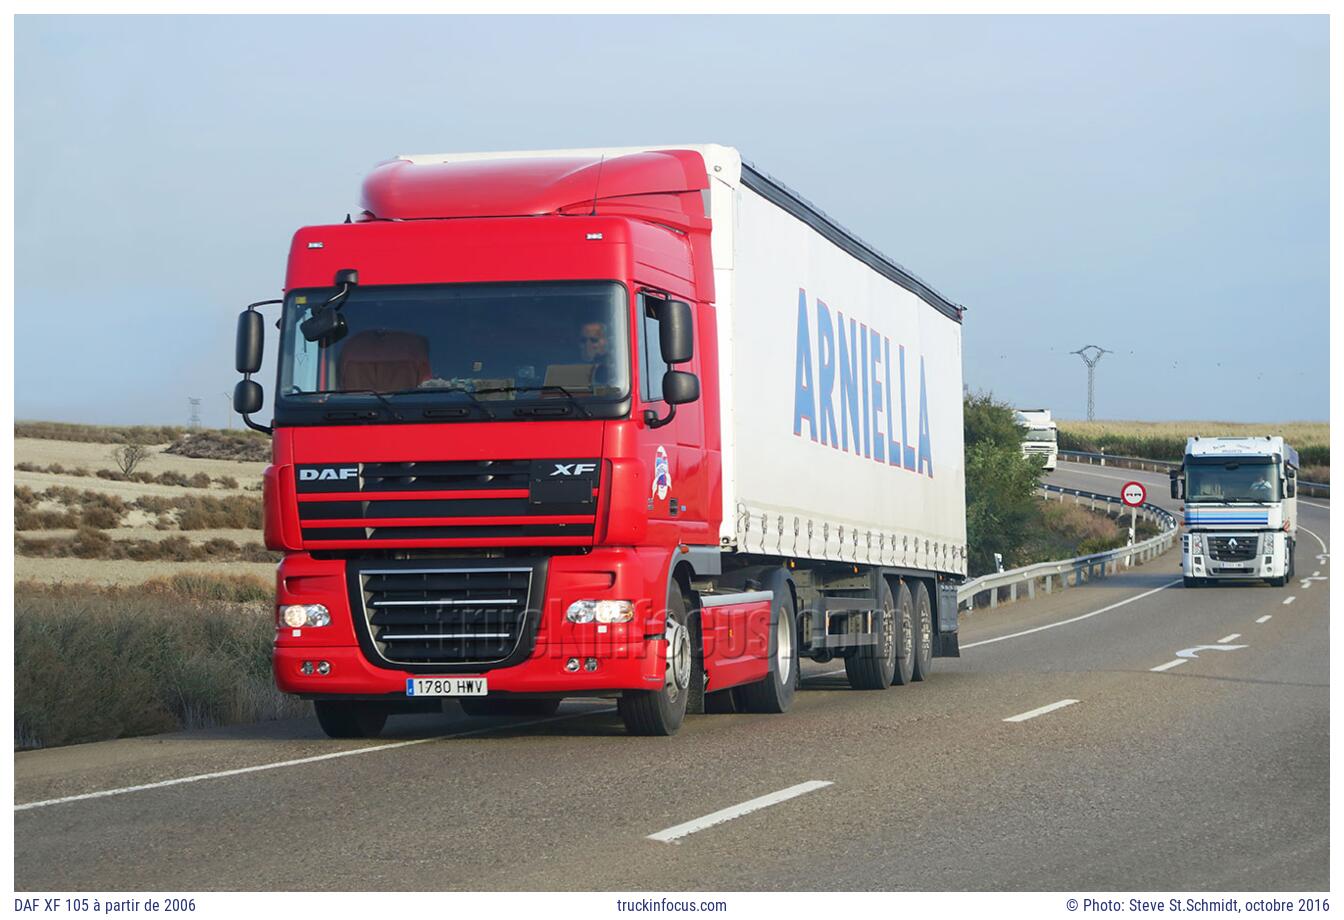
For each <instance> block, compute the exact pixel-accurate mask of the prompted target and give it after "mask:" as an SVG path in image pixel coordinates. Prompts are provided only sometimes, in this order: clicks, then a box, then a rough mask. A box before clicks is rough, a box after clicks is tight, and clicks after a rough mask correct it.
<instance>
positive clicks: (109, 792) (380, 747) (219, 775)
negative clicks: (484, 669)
mask: <svg viewBox="0 0 1344 920" xmlns="http://www.w3.org/2000/svg"><path fill="white" fill-rule="evenodd" d="M615 711H616V710H615V709H614V708H608V709H589V710H587V711H585V712H572V713H567V714H565V715H563V716H552V717H551V718H547V719H533V720H530V721H527V722H506V723H503V724H501V725H491V726H488V727H486V728H477V729H472V730H471V731H465V732H453V733H452V734H449V735H435V736H434V737H433V738H414V739H412V740H410V741H394V742H392V743H391V744H377V745H374V746H373V747H362V748H354V749H352V750H346V751H333V752H331V753H330V754H317V755H315V756H313V757H299V758H297V759H295V760H278V761H276V762H274V763H263V764H257V765H256V766H252V767H239V768H238V769H236V770H220V771H218V772H215V773H197V774H195V775H194V776H179V777H177V778H176V779H165V780H161V781H159V782H157V783H143V784H141V785H139V786H122V787H121V788H119V789H102V790H99V791H98V792H85V793H82V794H80V795H67V796H63V797H62V798H59V799H45V800H43V801H41V802H24V803H23V804H21V805H15V806H14V810H15V811H27V810H28V809H31V808H46V807H47V806H48V805H64V804H65V803H67V802H82V801H84V800H85V799H104V798H108V797H109V796H114V795H125V794H126V793H128V792H144V791H145V790H148V789H163V788H165V787H167V786H180V785H182V784H183V783H199V782H201V781H202V780H207V779H223V778H225V777H228V776H242V775H244V774H246V773H260V772H262V771H263V770H279V769H280V768H282V767H297V766H301V765H302V764H309V763H319V762H320V761H323V760H337V759H339V758H341V757H355V756H357V755H359V754H374V753H377V752H379V751H391V750H395V749H397V748H404V747H412V746H414V745H417V744H430V743H432V742H434V741H447V740H448V739H450V738H470V737H472V736H473V735H484V734H486V733H488V732H493V731H499V730H500V729H504V728H524V727H526V726H528V725H545V724H547V723H548V722H561V721H564V720H565V719H578V718H582V717H584V716H594V715H602V714H604V713H608V712H615Z"/></svg>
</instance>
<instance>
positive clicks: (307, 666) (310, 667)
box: [299, 661, 313, 674]
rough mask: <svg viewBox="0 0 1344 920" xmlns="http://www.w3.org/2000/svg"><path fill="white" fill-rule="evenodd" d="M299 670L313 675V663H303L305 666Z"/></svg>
mask: <svg viewBox="0 0 1344 920" xmlns="http://www.w3.org/2000/svg"><path fill="white" fill-rule="evenodd" d="M299 670H300V671H302V672H303V673H304V674H312V673H313V663H312V662H311V661H305V662H304V663H303V666H302V667H301V668H299Z"/></svg>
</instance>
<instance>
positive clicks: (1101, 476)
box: [1060, 460, 1158, 488]
mask: <svg viewBox="0 0 1344 920" xmlns="http://www.w3.org/2000/svg"><path fill="white" fill-rule="evenodd" d="M1065 462H1066V463H1069V462H1071V461H1067V460H1066V461H1065ZM1083 465H1086V464H1083ZM1117 469H1118V467H1117ZM1060 472H1063V473H1067V474H1068V475H1070V476H1092V477H1095V478H1097V479H1114V480H1116V481H1117V482H1129V481H1130V480H1131V479H1137V480H1139V481H1140V482H1142V481H1143V480H1144V479H1145V478H1147V477H1148V476H1150V475H1153V474H1151V473H1149V472H1148V471H1147V470H1132V471H1131V472H1132V473H1134V475H1132V476H1108V475H1107V474H1105V473H1093V472H1091V471H1089V470H1075V469H1072V468H1070V469H1067V470H1061V471H1060ZM1140 473H1142V474H1144V475H1139V474H1140ZM1157 481H1158V480H1157V479H1156V478H1154V479H1149V480H1148V482H1149V484H1150V485H1151V484H1152V483H1154V482H1157ZM1066 488H1067V487H1066Z"/></svg>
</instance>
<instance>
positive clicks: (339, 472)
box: [299, 466, 359, 482]
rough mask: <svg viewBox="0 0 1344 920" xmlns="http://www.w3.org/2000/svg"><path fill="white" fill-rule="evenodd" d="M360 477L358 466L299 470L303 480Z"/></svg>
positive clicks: (337, 479) (336, 479) (332, 479)
mask: <svg viewBox="0 0 1344 920" xmlns="http://www.w3.org/2000/svg"><path fill="white" fill-rule="evenodd" d="M358 477H359V467H357V466H328V467H323V468H322V469H320V470H313V469H308V470H299V479H300V480H301V481H303V482H314V481H340V480H345V479H356V478H358Z"/></svg>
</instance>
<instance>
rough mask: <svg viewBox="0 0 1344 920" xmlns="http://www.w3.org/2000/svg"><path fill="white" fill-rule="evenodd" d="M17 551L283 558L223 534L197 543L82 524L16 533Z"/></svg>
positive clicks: (144, 557) (146, 557) (175, 558)
mask: <svg viewBox="0 0 1344 920" xmlns="http://www.w3.org/2000/svg"><path fill="white" fill-rule="evenodd" d="M14 552H15V554H16V555H19V556H45V557H75V558H78V559H134V560H139V561H153V560H158V561H170V562H201V561H208V560H218V561H221V562H278V561H279V559H280V555H279V553H273V552H271V551H270V550H268V549H266V547H264V546H262V545H261V544H260V543H244V544H241V545H240V544H238V543H235V542H234V541H233V540H228V539H225V538H222V537H212V538H211V539H209V540H206V541H204V542H203V543H196V542H193V541H192V540H190V539H188V538H187V537H182V536H177V535H174V536H171V537H165V538H163V539H159V540H116V539H113V538H112V537H111V536H109V535H108V533H107V532H106V531H103V530H95V529H94V528H92V527H81V528H79V530H77V531H75V535H74V536H73V537H54V538H50V539H36V538H32V537H25V536H16V537H15V538H14Z"/></svg>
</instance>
